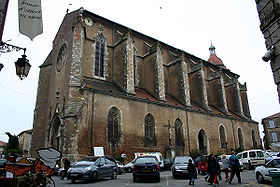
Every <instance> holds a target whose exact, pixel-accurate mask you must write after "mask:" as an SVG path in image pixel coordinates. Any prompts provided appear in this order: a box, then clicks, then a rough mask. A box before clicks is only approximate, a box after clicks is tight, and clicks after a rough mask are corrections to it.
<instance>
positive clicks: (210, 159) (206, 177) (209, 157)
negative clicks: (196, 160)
mask: <svg viewBox="0 0 280 187" xmlns="http://www.w3.org/2000/svg"><path fill="white" fill-rule="evenodd" d="M212 157H213V156H212V155H209V156H208V160H207V174H206V176H205V177H204V179H205V180H206V181H208V182H209V183H210V184H213V181H211V179H212V178H210V173H211V172H210V166H211V162H212Z"/></svg>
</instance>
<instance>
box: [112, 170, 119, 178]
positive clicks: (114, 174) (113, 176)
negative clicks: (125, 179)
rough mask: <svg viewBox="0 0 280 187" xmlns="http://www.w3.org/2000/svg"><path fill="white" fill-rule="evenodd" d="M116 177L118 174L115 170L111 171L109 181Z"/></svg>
mask: <svg viewBox="0 0 280 187" xmlns="http://www.w3.org/2000/svg"><path fill="white" fill-rule="evenodd" d="M117 176H118V173H117V171H116V170H114V171H113V175H112V176H111V179H116V178H117Z"/></svg>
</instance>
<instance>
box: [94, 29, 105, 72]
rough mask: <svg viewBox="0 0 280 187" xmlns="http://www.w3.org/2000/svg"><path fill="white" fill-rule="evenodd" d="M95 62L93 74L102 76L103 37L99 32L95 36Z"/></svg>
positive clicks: (103, 59) (103, 58) (103, 57)
mask: <svg viewBox="0 0 280 187" xmlns="http://www.w3.org/2000/svg"><path fill="white" fill-rule="evenodd" d="M95 42H96V43H95V63H94V75H95V76H97V77H99V78H104V76H105V75H104V61H105V55H104V54H105V44H106V42H105V38H104V36H103V34H102V33H101V34H99V35H98V36H97V37H96V38H95Z"/></svg>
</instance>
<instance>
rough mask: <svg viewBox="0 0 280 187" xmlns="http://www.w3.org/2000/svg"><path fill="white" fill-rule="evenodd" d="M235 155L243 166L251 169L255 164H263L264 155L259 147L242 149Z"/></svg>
mask: <svg viewBox="0 0 280 187" xmlns="http://www.w3.org/2000/svg"><path fill="white" fill-rule="evenodd" d="M237 157H238V158H239V160H240V161H241V162H242V163H243V165H244V168H246V169H251V168H253V167H255V166H260V165H264V164H265V157H264V154H263V151H262V150H260V149H253V150H247V151H243V152H241V153H238V154H237Z"/></svg>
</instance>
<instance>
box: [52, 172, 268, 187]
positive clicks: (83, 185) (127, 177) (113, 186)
mask: <svg viewBox="0 0 280 187" xmlns="http://www.w3.org/2000/svg"><path fill="white" fill-rule="evenodd" d="M203 177H204V176H203V175H198V179H197V180H196V182H195V186H199V187H200V186H201V187H209V185H208V183H207V182H206V181H204V179H203ZM222 177H223V179H224V173H222ZM241 177H242V184H238V183H237V178H234V179H233V182H232V184H231V185H230V184H228V183H225V181H224V180H222V181H220V186H231V187H232V186H242V187H271V186H272V184H271V183H266V184H258V182H257V180H256V179H255V176H254V171H253V170H249V171H248V170H244V172H241ZM53 180H54V181H55V185H56V187H65V186H75V187H76V186H77V187H89V186H102V187H103V186H104V187H106V186H110V187H121V186H131V187H138V186H139V187H141V186H143V187H148V186H153V187H154V186H177V187H180V186H188V180H187V179H173V177H172V174H171V171H163V172H161V181H160V182H159V183H158V182H150V181H140V182H137V183H135V182H133V181H132V174H131V173H123V174H122V175H119V176H118V178H117V179H116V180H111V179H104V180H99V181H97V182H91V183H87V182H84V181H77V182H76V183H75V184H72V183H71V182H70V181H69V180H64V181H61V180H60V179H59V178H58V177H56V176H54V177H53Z"/></svg>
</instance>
